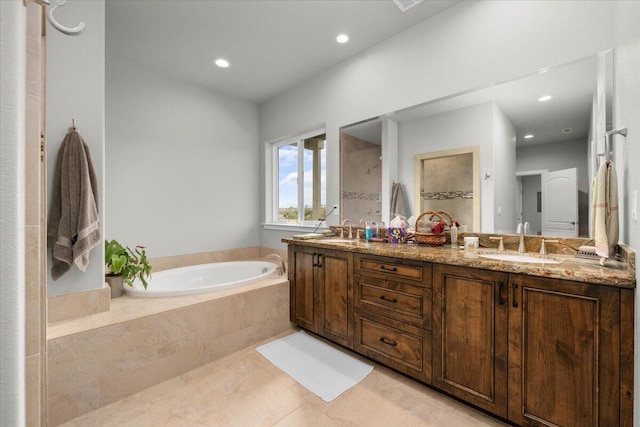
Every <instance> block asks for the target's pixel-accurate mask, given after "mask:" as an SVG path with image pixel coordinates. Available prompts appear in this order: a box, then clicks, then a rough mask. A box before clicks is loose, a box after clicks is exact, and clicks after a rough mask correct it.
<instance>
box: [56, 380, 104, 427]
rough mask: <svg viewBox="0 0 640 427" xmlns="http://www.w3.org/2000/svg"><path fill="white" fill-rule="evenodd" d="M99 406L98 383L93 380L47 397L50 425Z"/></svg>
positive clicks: (60, 422)
mask: <svg viewBox="0 0 640 427" xmlns="http://www.w3.org/2000/svg"><path fill="white" fill-rule="evenodd" d="M99 407H100V383H99V382H93V383H91V384H84V385H81V386H79V387H76V388H73V389H71V390H69V391H67V392H63V393H58V394H54V395H52V396H50V397H49V398H48V399H47V417H48V420H49V424H48V425H50V426H57V425H60V424H62V423H64V422H66V421H69V420H72V419H74V418H76V417H78V416H80V415H82V414H86V413H87V412H91V411H93V410H94V409H97V408H99Z"/></svg>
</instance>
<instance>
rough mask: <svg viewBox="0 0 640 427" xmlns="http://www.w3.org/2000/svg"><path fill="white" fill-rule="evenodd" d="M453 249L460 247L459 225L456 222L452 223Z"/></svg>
mask: <svg viewBox="0 0 640 427" xmlns="http://www.w3.org/2000/svg"><path fill="white" fill-rule="evenodd" d="M450 231H451V249H458V227H457V226H456V223H455V222H454V223H452V224H451V229H450Z"/></svg>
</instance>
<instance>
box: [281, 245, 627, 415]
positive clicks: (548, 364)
mask: <svg viewBox="0 0 640 427" xmlns="http://www.w3.org/2000/svg"><path fill="white" fill-rule="evenodd" d="M289 281H290V283H291V286H290V288H291V321H292V322H294V323H296V324H298V325H299V326H301V327H303V328H305V329H308V330H310V331H312V332H315V333H317V334H319V335H321V336H324V337H326V338H328V339H330V340H332V341H334V342H337V343H339V344H342V345H344V346H346V347H349V348H351V349H353V350H355V351H357V352H359V353H360V354H363V355H365V356H367V357H369V358H371V359H373V360H376V361H378V362H380V363H382V364H384V365H387V366H389V367H391V368H394V369H396V370H398V371H400V372H403V373H405V374H407V375H408V376H411V377H413V378H415V379H418V380H420V381H422V382H424V383H427V384H432V385H433V386H434V387H436V388H438V389H440V390H443V391H445V392H447V393H449V394H451V395H453V396H456V397H458V398H460V399H461V400H464V401H466V402H468V403H471V404H473V405H475V406H477V407H479V408H482V409H485V410H486V411H488V412H490V413H492V414H495V415H497V416H499V417H502V418H504V419H508V420H509V421H511V422H513V423H514V424H517V425H522V426H531V427H533V426H536V427H542V426H563V427H572V426H579V427H589V426H594V427H595V426H632V423H633V364H634V356H633V347H634V337H633V329H634V295H635V290H634V289H629V288H619V287H614V286H607V285H597V284H589V283H582V282H575V281H570V280H560V279H550V278H544V277H536V276H528V275H523V274H508V273H503V272H497V271H489V270H482V269H477V268H471V267H460V266H453V265H444V264H431V263H428V262H420V261H411V260H404V259H396V258H392V257H384V256H377V255H375V256H374V255H368V254H360V253H355V254H352V253H350V252H348V251H340V250H324V249H317V248H312V247H305V246H298V245H289Z"/></svg>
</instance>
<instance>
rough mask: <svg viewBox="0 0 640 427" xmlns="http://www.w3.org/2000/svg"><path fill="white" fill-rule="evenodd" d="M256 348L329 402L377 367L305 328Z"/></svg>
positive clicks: (305, 386)
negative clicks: (319, 337) (309, 332)
mask: <svg viewBox="0 0 640 427" xmlns="http://www.w3.org/2000/svg"><path fill="white" fill-rule="evenodd" d="M256 350H257V351H258V352H259V353H260V354H262V355H263V356H264V357H266V358H267V360H269V361H270V362H271V363H273V364H274V365H275V366H277V367H278V368H279V369H280V370H282V371H284V372H285V373H286V374H288V375H289V376H290V377H292V378H293V379H294V380H296V381H297V382H298V383H300V384H301V385H302V386H303V387H304V388H306V389H307V390H309V391H311V392H313V393H315V394H316V395H318V396H319V397H320V398H322V400H324V401H325V402H331V401H332V400H333V399H335V398H336V397H338V396H340V395H341V394H342V393H344V392H345V391H347V390H349V389H350V388H351V387H353V386H354V385H356V384H358V383H359V382H360V381H362V380H363V379H364V378H365V377H366V376H367V375H369V373H370V372H371V371H372V370H373V366H371V365H367V364H366V363H362V362H361V361H359V360H357V359H355V358H353V357H351V356H349V355H347V354H345V353H343V352H341V351H340V350H337V349H335V348H333V347H331V346H330V345H328V344H325V343H323V342H322V341H320V340H317V339H315V338H313V337H311V336H310V335H308V334H305V333H304V332H302V331H300V332H297V333H295V334H291V335H288V336H286V337H284V338H280V339H279V340H276V341H272V342H270V343H268V344H264V345H261V346H260V347H258V348H256Z"/></svg>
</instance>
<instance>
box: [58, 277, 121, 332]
mask: <svg viewBox="0 0 640 427" xmlns="http://www.w3.org/2000/svg"><path fill="white" fill-rule="evenodd" d="M110 307H111V289H110V288H109V285H107V284H106V283H105V284H104V286H103V287H102V289H94V290H90V291H83V292H74V293H72V294H64V295H56V296H51V297H48V298H47V310H48V311H47V321H48V322H49V323H55V322H60V321H63V320H69V319H73V318H76V317H83V316H90V315H92V314H97V313H102V312H103V311H109V309H110Z"/></svg>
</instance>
